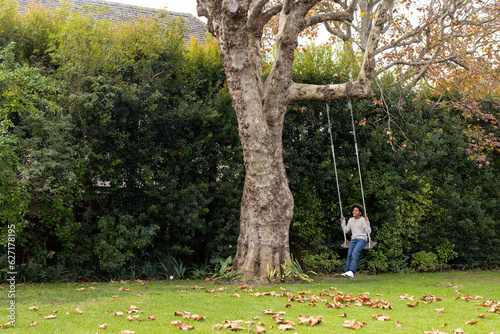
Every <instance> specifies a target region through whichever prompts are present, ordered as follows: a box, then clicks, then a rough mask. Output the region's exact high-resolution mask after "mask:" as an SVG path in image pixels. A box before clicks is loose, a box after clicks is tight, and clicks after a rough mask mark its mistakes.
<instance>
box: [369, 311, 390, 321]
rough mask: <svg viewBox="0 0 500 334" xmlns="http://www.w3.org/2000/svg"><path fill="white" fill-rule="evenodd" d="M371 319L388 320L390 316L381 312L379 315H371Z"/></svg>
mask: <svg viewBox="0 0 500 334" xmlns="http://www.w3.org/2000/svg"><path fill="white" fill-rule="evenodd" d="M372 318H373V319H376V320H378V321H389V320H391V317H389V316H388V315H387V314H386V313H382V314H379V315H372Z"/></svg>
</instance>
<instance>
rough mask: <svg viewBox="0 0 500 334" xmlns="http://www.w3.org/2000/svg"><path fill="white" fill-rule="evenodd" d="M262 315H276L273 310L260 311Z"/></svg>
mask: <svg viewBox="0 0 500 334" xmlns="http://www.w3.org/2000/svg"><path fill="white" fill-rule="evenodd" d="M262 313H264V314H273V315H274V314H276V312H274V311H273V310H271V309H268V310H264V311H262Z"/></svg>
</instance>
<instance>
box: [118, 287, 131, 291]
mask: <svg viewBox="0 0 500 334" xmlns="http://www.w3.org/2000/svg"><path fill="white" fill-rule="evenodd" d="M118 291H130V288H124V287H121V288H119V289H118Z"/></svg>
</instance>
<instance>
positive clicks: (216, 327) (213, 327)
mask: <svg viewBox="0 0 500 334" xmlns="http://www.w3.org/2000/svg"><path fill="white" fill-rule="evenodd" d="M222 328H224V326H223V325H221V324H217V325H213V326H212V329H216V330H219V329H222Z"/></svg>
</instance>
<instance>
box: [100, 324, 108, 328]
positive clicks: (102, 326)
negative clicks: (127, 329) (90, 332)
mask: <svg viewBox="0 0 500 334" xmlns="http://www.w3.org/2000/svg"><path fill="white" fill-rule="evenodd" d="M99 328H101V329H106V328H108V324H102V325H100V326H99Z"/></svg>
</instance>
